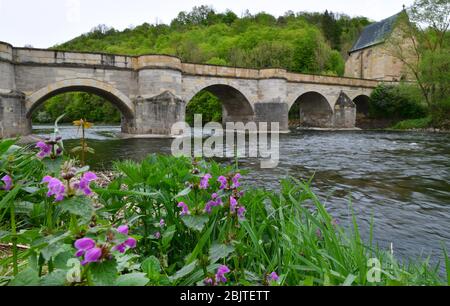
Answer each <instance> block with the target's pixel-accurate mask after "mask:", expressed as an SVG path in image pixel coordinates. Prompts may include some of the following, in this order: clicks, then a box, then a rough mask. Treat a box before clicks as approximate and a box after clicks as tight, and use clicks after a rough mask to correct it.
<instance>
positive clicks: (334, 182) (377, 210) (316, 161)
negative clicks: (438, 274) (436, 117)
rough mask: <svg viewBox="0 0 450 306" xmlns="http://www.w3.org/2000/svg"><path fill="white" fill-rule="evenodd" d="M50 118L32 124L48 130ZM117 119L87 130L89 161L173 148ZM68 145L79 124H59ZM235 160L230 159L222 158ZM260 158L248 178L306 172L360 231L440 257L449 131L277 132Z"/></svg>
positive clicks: (406, 250)
mask: <svg viewBox="0 0 450 306" xmlns="http://www.w3.org/2000/svg"><path fill="white" fill-rule="evenodd" d="M51 131H52V130H51V127H50V126H35V130H34V132H35V134H37V135H48V134H49V133H50V132H51ZM119 132H120V127H115V126H114V127H113V126H103V127H101V126H100V127H99V126H97V127H95V128H94V129H92V130H89V132H88V134H87V137H88V138H90V140H89V146H91V147H93V148H94V149H95V150H96V154H95V155H93V156H90V157H89V164H90V165H93V166H94V169H96V170H102V169H108V168H110V167H111V165H112V161H113V160H120V159H135V160H140V159H142V158H144V157H145V156H146V155H148V154H149V153H164V154H170V148H171V142H172V140H170V139H117V138H115V136H114V135H115V134H116V133H119ZM61 133H62V135H63V137H64V139H66V140H65V145H66V147H68V148H71V147H74V146H76V145H78V140H76V139H77V138H78V136H77V130H76V128H73V127H62V128H61ZM224 162H231V161H224ZM259 166H260V162H259V161H258V160H257V159H250V158H248V159H241V160H240V167H241V168H244V169H248V170H249V171H250V172H249V175H248V176H247V177H248V178H247V183H248V184H250V185H255V186H259V187H264V188H268V189H277V188H278V186H279V180H280V179H281V178H283V177H286V176H293V177H296V178H303V179H309V178H310V177H312V176H314V180H313V189H314V191H315V192H316V193H317V194H318V195H319V197H320V198H321V199H322V201H323V202H324V203H325V205H326V206H327V208H328V210H329V212H330V213H331V214H332V215H333V216H334V217H336V218H338V219H339V220H340V221H341V224H343V225H344V226H346V225H350V222H351V218H350V209H349V201H350V198H351V201H352V205H353V209H354V212H355V215H356V217H357V219H358V223H359V225H360V227H361V231H362V234H363V237H365V238H366V239H367V238H368V236H369V228H370V222H371V219H372V217H373V222H374V232H373V234H374V239H375V242H376V243H378V244H379V245H380V246H381V247H383V248H389V247H390V245H391V243H392V244H393V250H394V254H395V255H396V256H398V258H402V259H417V257H422V258H423V257H426V256H431V262H432V263H437V262H438V261H442V259H443V256H442V246H443V244H445V245H446V247H447V249H448V250H450V231H449V225H450V134H443V133H442V134H439V133H425V132H424V133H420V132H385V131H336V132H332V131H293V132H292V133H291V134H286V135H280V164H279V166H278V167H277V168H275V169H260V167H259Z"/></svg>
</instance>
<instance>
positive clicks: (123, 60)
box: [12, 48, 133, 68]
mask: <svg viewBox="0 0 450 306" xmlns="http://www.w3.org/2000/svg"><path fill="white" fill-rule="evenodd" d="M12 60H13V61H14V62H15V63H19V64H31V63H33V64H43V65H52V64H66V65H79V66H107V67H116V68H132V62H133V57H131V56H125V55H110V54H102V53H83V52H68V51H54V50H41V49H30V48H14V49H13V57H12Z"/></svg>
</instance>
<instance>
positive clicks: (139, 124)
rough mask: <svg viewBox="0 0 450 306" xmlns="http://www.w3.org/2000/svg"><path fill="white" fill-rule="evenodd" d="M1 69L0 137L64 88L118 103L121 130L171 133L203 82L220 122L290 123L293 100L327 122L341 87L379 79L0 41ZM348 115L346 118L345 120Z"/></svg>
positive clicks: (23, 128)
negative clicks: (218, 106) (219, 109)
mask: <svg viewBox="0 0 450 306" xmlns="http://www.w3.org/2000/svg"><path fill="white" fill-rule="evenodd" d="M0 73H1V78H0V128H1V132H0V137H1V138H4V137H11V136H16V135H26V134H28V133H30V132H31V128H30V127H31V119H30V118H31V115H32V113H33V111H34V110H35V109H36V108H37V107H39V106H40V105H42V103H43V102H45V101H46V100H47V99H48V98H50V97H52V96H54V95H57V94H60V93H64V92H68V91H86V92H91V93H95V94H97V95H99V96H102V97H104V98H106V99H107V100H109V101H110V102H111V103H113V104H114V105H116V106H117V107H118V108H119V110H120V111H121V113H122V115H123V120H122V131H123V132H124V133H128V134H139V135H141V134H162V135H169V134H170V130H171V125H172V124H173V123H175V122H177V121H183V120H184V118H185V110H186V104H187V103H189V101H190V100H191V99H192V98H193V97H194V96H195V95H196V94H197V93H198V92H200V91H201V90H203V89H207V90H208V91H210V92H212V93H213V94H215V95H217V96H218V97H219V98H220V100H221V102H222V103H223V107H224V116H223V117H224V122H230V121H233V122H234V121H243V122H248V121H256V122H262V121H267V122H279V123H280V127H281V129H282V130H287V129H288V113H289V109H290V108H291V107H292V106H293V105H294V103H295V102H298V103H301V104H302V105H303V108H302V109H303V113H304V117H305V118H308V117H309V118H314V117H317V116H319V117H320V120H315V122H312V123H313V124H314V125H317V126H327V127H330V126H331V127H332V126H334V124H335V123H334V122H335V121H336V120H334V116H335V113H334V109H335V104H336V102H337V101H338V98H339V95H340V94H341V92H344V93H345V94H346V95H347V96H348V97H350V99H354V98H355V97H357V96H361V95H365V96H368V95H370V93H371V91H372V90H373V88H375V87H376V86H377V85H378V81H372V80H360V79H354V78H339V77H330V76H317V75H306V74H296V73H290V72H287V71H285V70H282V69H263V70H256V69H242V68H233V67H220V66H212V65H197V64H186V63H182V62H181V61H180V59H178V58H176V57H172V56H164V55H145V56H136V57H131V56H123V55H108V54H95V53H76V52H63V51H50V50H40V49H28V48H14V47H12V46H10V45H9V44H6V43H1V42H0ZM312 92H313V93H315V94H317V95H318V96H320V99H317V97H318V96H317V95H315V94H311V93H312ZM308 93H309V94H308ZM313 96H315V98H314V99H312V98H311V97H313ZM305 97H306V98H305ZM308 97H309V98H308ZM314 101H320V103H317V104H315V102H314ZM305 105H307V106H305ZM323 114H326V118H325V119H324V118H322V117H323ZM339 116H340V117H339V118H340V119H339V120H338V121H339V122H341V120H342V114H340V115H339ZM345 116H350V117H351V116H353V114H352V113H351V112H348V113H347V112H346V113H345ZM352 120H353V119H352V118H349V119H348V120H347V119H346V120H344V121H345V122H346V123H345V124H344V125H351V124H349V122H352ZM313 121H314V120H313ZM339 125H340V123H339ZM269 126H270V124H269Z"/></svg>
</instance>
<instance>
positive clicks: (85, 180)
mask: <svg viewBox="0 0 450 306" xmlns="http://www.w3.org/2000/svg"><path fill="white" fill-rule="evenodd" d="M97 178H98V177H97V175H95V173H93V172H86V173H85V174H84V175H83V176H82V177H81V179H80V182H79V183H78V184H76V185H75V187H76V188H77V189H78V190H80V191H82V192H83V193H84V194H85V195H87V196H90V195H92V190H91V188H90V184H91V182H93V181H95V180H96V179H97Z"/></svg>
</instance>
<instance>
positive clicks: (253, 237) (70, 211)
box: [0, 140, 450, 286]
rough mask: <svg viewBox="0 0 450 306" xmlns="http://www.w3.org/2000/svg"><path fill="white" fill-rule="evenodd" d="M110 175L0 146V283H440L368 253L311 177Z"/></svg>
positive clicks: (173, 163)
mask: <svg viewBox="0 0 450 306" xmlns="http://www.w3.org/2000/svg"><path fill="white" fill-rule="evenodd" d="M52 164H55V165H54V166H52ZM115 171H116V172H117V173H118V174H119V175H118V177H117V179H115V180H114V181H113V182H111V184H109V186H107V187H106V188H99V187H98V186H97V185H96V184H95V182H96V181H97V175H96V174H95V173H93V172H92V171H90V170H89V168H88V167H80V166H79V165H78V164H77V163H76V162H75V161H71V160H69V159H67V158H66V157H65V156H60V157H58V158H57V159H56V160H52V159H51V158H49V157H46V158H44V159H41V158H39V157H38V156H36V152H32V153H30V151H29V150H27V149H26V148H25V149H21V148H18V147H15V146H14V141H9V140H8V141H0V229H1V231H0V242H1V243H8V244H9V243H11V244H12V246H13V247H12V251H13V252H12V256H11V258H6V259H0V266H3V267H7V269H6V271H7V272H6V276H5V277H2V276H0V285H2V284H8V285H24V284H27V285H30V284H32V285H61V286H62V285H72V286H73V285H76V286H79V285H93V286H120V285H135V286H136V285H137V286H145V285H165V286H167V285H198V286H228V285H244V286H245V285H258V286H261V285H262V286H282V285H304V286H310V285H342V284H345V285H349V284H350V285H351V284H357V285H378V284H383V285H391V284H392V285H394V284H395V285H398V284H406V285H408V284H421V285H424V284H425V285H426V284H443V283H444V281H443V279H442V278H441V277H440V276H439V274H438V273H435V272H433V271H436V270H433V269H434V268H432V267H428V266H426V265H424V264H422V265H420V266H418V265H408V266H405V265H402V264H399V263H398V262H397V261H396V259H395V258H394V257H393V256H392V255H391V254H390V253H389V252H385V251H383V250H379V249H377V248H369V247H366V246H365V242H364V241H363V240H362V239H361V237H360V235H359V229H358V225H357V223H356V220H354V222H353V224H354V226H353V228H352V233H351V234H348V232H347V231H346V230H345V229H344V228H343V227H341V225H340V224H339V222H338V221H337V220H336V219H335V218H333V217H332V216H331V215H330V214H329V213H328V212H327V210H326V209H325V207H324V206H323V205H322V204H321V202H320V201H319V200H318V199H317V197H316V196H315V195H314V193H313V192H312V191H311V190H310V187H309V183H308V182H302V181H297V180H295V179H287V180H284V181H282V182H281V189H280V191H279V192H272V191H268V190H259V189H255V188H248V186H246V184H245V183H244V179H249V180H251V177H247V174H246V173H245V172H244V171H242V170H240V169H238V168H236V166H228V167H227V166H222V165H219V164H217V163H215V162H206V161H200V160H190V159H187V158H173V157H167V156H160V155H151V156H149V157H147V158H146V159H144V160H143V161H142V162H139V163H138V162H132V161H123V162H117V163H116V164H115ZM306 202H308V204H309V205H308V206H306V205H305V203H306ZM311 206H312V207H313V208H314V209H311ZM25 208H26V209H25ZM4 229H5V231H4ZM19 244H21V245H26V246H27V249H26V250H21V249H19V248H18V247H17V246H18V245H19ZM19 259H20V261H19ZM369 259H371V260H376V262H377V263H379V271H381V274H380V278H379V281H378V280H377V282H375V281H373V280H372V278H367V274H368V272H369V268H368V266H367V262H368V260H369ZM446 261H447V262H448V266H450V261H448V257H446ZM10 268H11V269H10Z"/></svg>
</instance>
